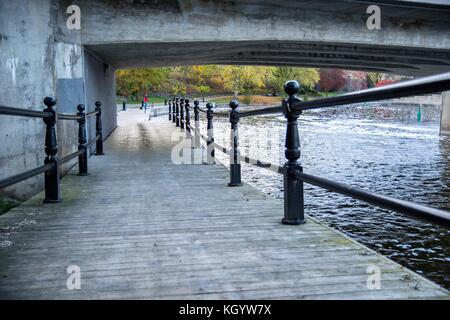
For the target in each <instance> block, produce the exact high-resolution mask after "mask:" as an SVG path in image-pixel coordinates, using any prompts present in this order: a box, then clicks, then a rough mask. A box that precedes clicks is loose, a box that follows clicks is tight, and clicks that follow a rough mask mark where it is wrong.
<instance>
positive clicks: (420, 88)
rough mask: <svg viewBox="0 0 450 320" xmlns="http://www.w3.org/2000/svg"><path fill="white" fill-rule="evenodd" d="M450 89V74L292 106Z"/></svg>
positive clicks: (295, 108)
mask: <svg viewBox="0 0 450 320" xmlns="http://www.w3.org/2000/svg"><path fill="white" fill-rule="evenodd" d="M449 89H450V72H447V73H443V74H439V75H434V76H429V77H424V78H420V79H415V80H408V81H403V82H399V83H394V84H390V85H386V86H383V87H379V88H372V89H366V90H361V91H356V92H350V93H346V94H343V95H339V96H336V97H330V98H324V99H317V100H310V101H296V102H295V103H293V104H292V108H293V111H301V110H308V109H317V108H325V107H335V106H341V105H347V104H352V103H359V102H370V101H379V100H386V99H394V98H401V97H409V96H416V95H421V94H429V93H434V92H441V91H446V90H449ZM282 111H283V106H276V107H268V108H263V109H257V110H252V111H245V112H241V113H240V114H239V117H240V118H243V117H250V116H257V115H264V114H273V113H279V112H282Z"/></svg>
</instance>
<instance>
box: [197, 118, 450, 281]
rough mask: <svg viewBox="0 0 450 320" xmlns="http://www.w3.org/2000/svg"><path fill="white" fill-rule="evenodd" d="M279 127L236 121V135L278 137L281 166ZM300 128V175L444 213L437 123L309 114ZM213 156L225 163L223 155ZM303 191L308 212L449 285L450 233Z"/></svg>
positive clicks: (253, 171)
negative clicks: (273, 135)
mask: <svg viewBox="0 0 450 320" xmlns="http://www.w3.org/2000/svg"><path fill="white" fill-rule="evenodd" d="M202 122H203V121H202ZM285 126H286V124H285V120H284V118H282V117H273V116H270V117H269V116H261V117H256V118H252V119H243V120H242V122H241V126H240V134H241V136H251V135H252V134H256V133H254V132H256V130H255V128H265V129H266V130H267V132H270V133H271V134H273V133H275V134H279V146H278V148H279V150H278V155H279V156H278V163H280V164H281V163H283V162H284V159H283V157H284V153H283V152H282V150H283V146H284V132H285ZM228 127H229V124H228V123H227V121H226V119H225V120H219V121H217V122H215V133H216V132H221V131H225V132H227V130H228ZM299 131H300V139H301V145H302V147H301V152H302V155H301V163H302V165H303V167H304V171H305V172H306V173H311V174H315V175H319V176H323V177H326V178H329V179H332V180H336V181H339V182H345V183H348V184H351V185H355V186H359V187H363V188H365V189H368V190H371V191H375V192H379V193H382V194H385V195H389V196H392V197H396V198H399V199H404V200H410V201H414V202H417V203H421V204H425V205H429V206H432V207H436V208H440V209H445V210H449V211H450V201H449V200H450V139H448V138H439V136H438V134H439V126H438V125H437V124H436V123H432V124H428V125H423V124H417V123H416V124H404V123H400V122H397V123H396V122H392V121H390V122H386V121H380V120H367V119H358V118H353V119H342V118H341V119H338V120H336V118H335V117H329V116H328V115H321V114H320V113H317V112H314V113H309V114H305V115H302V116H301V117H300V123H299ZM216 137H217V138H216V141H217V142H218V143H219V144H222V145H225V143H226V142H225V137H228V133H226V134H222V135H221V134H218V135H216ZM258 138H259V139H261V134H259V137H258ZM262 139H264V137H263V138H262ZM244 140H245V139H241V142H242V143H241V144H242V145H241V152H242V154H244V155H249V156H253V157H255V156H258V157H259V158H262V160H266V161H271V162H274V161H276V160H277V159H273V157H270V158H264V154H263V155H262V156H261V153H258V154H257V155H256V154H252V150H254V148H253V149H252V148H250V145H251V143H250V142H249V141H244ZM255 140H256V137H255ZM280 151H281V152H280ZM249 153H250V154H249ZM216 155H217V157H218V159H219V160H220V161H221V162H223V163H224V164H227V163H228V159H227V157H224V155H223V154H222V153H220V152H216ZM242 175H243V179H244V181H245V182H247V183H249V184H251V185H253V186H255V187H257V188H259V189H261V190H263V191H264V192H266V193H268V194H270V195H272V196H273V197H276V198H281V197H282V196H283V194H282V177H281V175H277V174H275V173H272V172H270V171H267V170H264V169H260V168H256V167H253V166H249V165H246V164H244V165H243V168H242ZM305 190H306V191H305V201H306V212H307V214H308V215H311V216H314V217H318V218H320V220H321V221H323V222H325V223H326V224H328V225H330V226H331V227H333V228H335V229H338V230H341V231H343V232H344V233H346V234H347V235H349V236H350V237H352V238H353V239H355V240H357V241H358V242H360V243H363V244H365V245H366V246H368V247H370V248H372V249H375V250H376V251H378V252H379V253H381V254H383V255H386V256H388V257H390V258H392V259H393V260H394V261H396V262H399V263H400V264H402V265H404V266H406V267H408V268H410V269H412V270H414V271H415V272H417V273H420V274H423V275H425V276H426V277H428V278H430V279H432V280H434V281H435V282H437V283H439V284H441V285H443V286H444V287H446V288H450V231H448V230H446V229H445V228H440V227H436V226H434V225H431V224H428V223H425V222H421V221H417V220H411V219H409V218H407V217H405V216H403V215H401V214H398V213H394V212H390V211H386V210H383V209H379V208H376V207H372V206H368V205H366V204H364V203H362V202H360V201H356V200H352V199H350V198H348V197H345V196H341V195H337V194H334V193H331V192H328V191H325V190H323V189H320V188H316V187H312V186H309V185H305Z"/></svg>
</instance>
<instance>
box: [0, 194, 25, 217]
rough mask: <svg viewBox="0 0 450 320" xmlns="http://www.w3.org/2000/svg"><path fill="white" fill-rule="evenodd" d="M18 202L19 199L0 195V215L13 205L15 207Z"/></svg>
mask: <svg viewBox="0 0 450 320" xmlns="http://www.w3.org/2000/svg"><path fill="white" fill-rule="evenodd" d="M19 204H20V202H19V201H17V200H13V199H10V198H6V197H0V215H2V214H4V213H6V212H8V211H9V210H11V209H12V208H14V207H17V206H18V205H19Z"/></svg>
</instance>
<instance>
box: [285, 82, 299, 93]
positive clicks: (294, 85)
mask: <svg viewBox="0 0 450 320" xmlns="http://www.w3.org/2000/svg"><path fill="white" fill-rule="evenodd" d="M299 91H300V83H299V82H298V81H297V80H289V81H286V83H285V84H284V92H286V94H287V95H288V96H295V95H296V94H297V93H298V92H299Z"/></svg>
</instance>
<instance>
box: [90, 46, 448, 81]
mask: <svg viewBox="0 0 450 320" xmlns="http://www.w3.org/2000/svg"><path fill="white" fill-rule="evenodd" d="M86 47H87V49H88V50H89V51H90V52H93V53H94V54H95V55H97V56H98V57H100V58H102V59H103V60H104V61H108V62H109V63H111V65H113V66H114V67H116V68H130V67H149V66H154V67H162V66H179V65H199V64H223V65H227V64H229V65H272V66H298V67H313V68H339V69H348V70H364V71H373V72H384V73H393V74H404V75H427V74H435V73H440V72H444V71H449V70H450V52H446V51H439V50H430V49H420V48H409V49H400V48H392V47H389V46H387V47H384V46H364V45H359V46H355V45H349V44H342V43H335V44H331V43H318V42H314V43H312V42H311V43H305V42H295V41H279V40H273V41H229V42H226V41H224V42H219V41H214V42H212V41H204V42H198V41H194V42H175V43H170V42H153V43H142V42H139V43H111V44H97V45H87V46H86Z"/></svg>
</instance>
